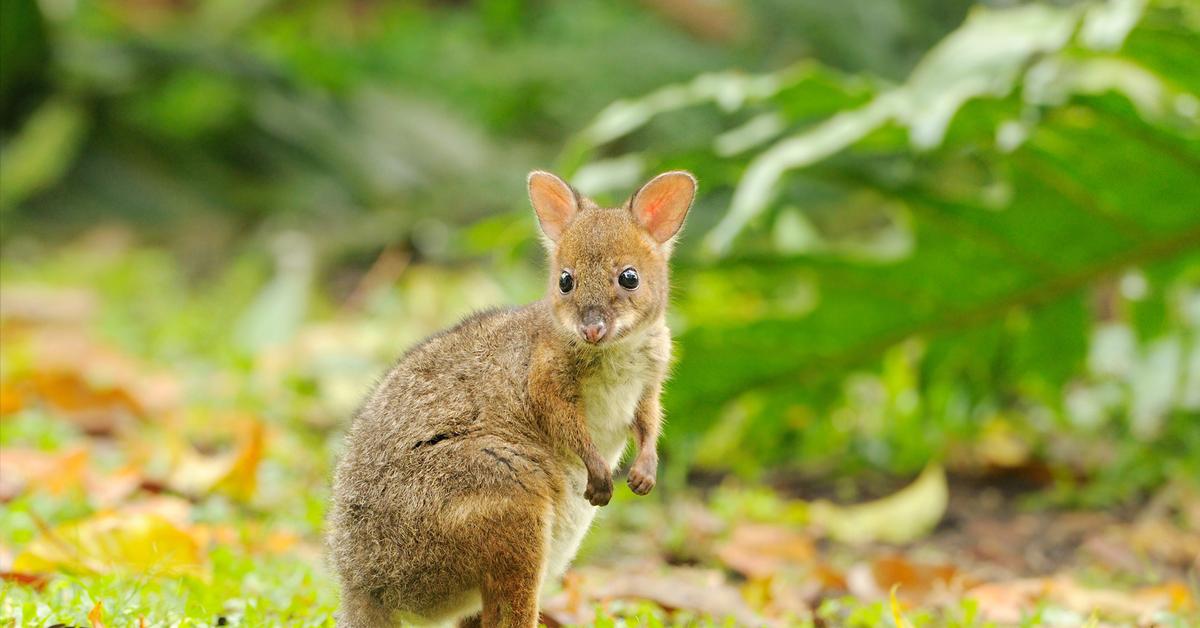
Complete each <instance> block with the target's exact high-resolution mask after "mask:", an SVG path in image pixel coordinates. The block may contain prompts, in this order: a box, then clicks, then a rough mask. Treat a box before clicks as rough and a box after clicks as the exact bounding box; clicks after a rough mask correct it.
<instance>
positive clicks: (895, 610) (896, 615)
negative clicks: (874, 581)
mask: <svg viewBox="0 0 1200 628" xmlns="http://www.w3.org/2000/svg"><path fill="white" fill-rule="evenodd" d="M899 588H900V585H899V584H893V585H892V590H891V591H890V592H889V593H888V603H889V604H890V605H891V607H892V621H894V622H896V628H906V627H907V626H908V622H907V621H905V620H904V615H903V614H901V613H900V602H899V601H898V600H897V599H896V589H899Z"/></svg>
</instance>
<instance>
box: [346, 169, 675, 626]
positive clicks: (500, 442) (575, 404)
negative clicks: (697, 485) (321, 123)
mask: <svg viewBox="0 0 1200 628" xmlns="http://www.w3.org/2000/svg"><path fill="white" fill-rule="evenodd" d="M694 192H695V182H694V180H693V179H692V178H691V175H687V174H686V173H667V174H665V175H660V177H657V178H656V179H654V180H653V181H651V182H650V183H648V184H647V185H646V186H644V187H643V189H642V191H639V193H638V194H636V195H635V196H634V198H633V199H631V201H630V202H629V203H627V204H626V205H625V206H623V207H618V208H612V209H605V208H599V207H597V206H595V204H593V203H592V202H591V201H588V200H587V199H583V198H581V197H580V196H579V195H578V194H577V193H576V192H575V191H574V190H572V189H571V188H570V187H569V186H567V185H566V184H565V183H563V182H562V181H561V180H559V179H558V178H557V177H554V176H553V175H549V174H547V173H533V174H532V175H531V176H530V197H531V199H532V201H533V204H534V208H535V210H536V211H537V213H538V217H539V220H540V221H541V224H542V228H543V232H544V233H545V234H546V235H547V237H548V239H549V241H548V249H549V257H550V273H549V276H550V282H549V290H548V294H547V296H546V297H545V298H544V299H542V300H540V301H537V302H535V303H532V304H530V305H528V306H525V307H523V308H519V309H513V310H496V311H491V312H483V313H480V314H476V315H475V316H472V317H471V318H468V319H467V320H465V321H463V322H462V323H460V324H459V325H458V326H456V327H454V328H453V329H450V330H448V331H446V332H444V333H441V334H439V335H436V336H433V337H432V338H430V339H428V340H426V341H425V342H424V343H422V344H420V345H418V346H417V347H415V348H413V349H412V350H411V351H409V352H408V354H407V355H405V356H404V358H403V359H401V360H400V362H399V363H398V364H397V365H396V366H395V367H394V368H393V369H392V370H391V372H389V373H388V374H387V375H386V376H385V377H384V378H383V380H382V381H381V382H380V383H379V385H378V386H377V387H376V389H375V390H374V392H372V393H371V394H370V395H369V396H368V397H367V399H366V401H365V403H364V404H363V406H362V408H361V409H360V410H359V412H358V414H357V416H356V417H355V419H354V421H353V424H352V425H351V426H350V430H349V433H348V435H347V437H346V449H345V453H344V454H343V456H342V458H341V460H340V461H339V464H338V467H337V472H336V477H335V480H334V487H333V504H332V509H331V513H330V516H329V522H328V524H329V532H328V544H329V550H330V558H331V561H332V564H333V567H334V568H335V570H336V571H337V573H338V576H339V577H340V579H341V584H342V609H341V611H340V613H339V617H338V624H339V625H340V626H355V627H362V626H388V625H394V624H396V623H399V622H411V623H430V622H439V621H448V620H461V621H462V625H465V626H478V625H482V626H489V627H490V626H521V627H529V626H535V625H536V623H537V616H538V610H537V608H538V594H539V592H540V589H541V585H542V582H543V581H544V580H545V579H546V578H547V577H552V578H553V577H558V576H560V575H561V574H562V571H563V570H564V569H565V568H566V566H567V563H568V562H569V561H570V559H571V557H572V556H573V555H574V553H575V550H576V549H577V547H578V543H579V540H580V539H581V538H582V535H583V534H584V532H585V531H586V528H587V526H588V525H589V523H590V520H591V517H592V515H593V514H594V511H595V506H597V505H604V504H607V503H608V501H609V498H610V497H611V495H612V471H613V469H614V468H615V465H616V464H617V462H618V461H619V458H620V454H621V451H622V450H623V449H624V448H625V443H626V440H627V437H628V435H629V434H630V433H632V434H633V436H634V437H635V440H636V442H637V446H638V454H637V457H636V459H635V460H634V462H633V465H632V467H631V469H630V472H629V478H628V481H629V485H630V487H631V488H632V489H633V490H634V492H636V493H638V494H641V495H644V494H646V493H648V492H649V491H650V490H651V489H652V488H653V487H654V481H655V472H656V469H657V465H658V455H657V451H656V442H657V439H658V434H659V424H660V422H661V409H660V407H659V401H658V398H659V394H660V392H661V389H662V383H663V380H664V378H665V376H666V372H667V366H668V361H669V359H670V350H671V341H670V333H669V331H668V330H667V327H666V324H665V322H664V319H663V315H664V312H665V310H666V305H667V293H668V272H667V260H668V257H669V255H670V245H671V238H672V237H673V236H674V235H675V233H676V232H677V231H678V229H679V226H680V224H681V223H682V221H683V216H684V214H685V213H686V211H687V208H688V207H689V206H690V204H691V200H692V196H693V195H694ZM664 208H665V209H664ZM630 266H632V267H634V268H636V270H637V273H638V275H639V277H640V284H639V286H638V288H637V289H635V290H632V291H630V290H627V289H625V288H623V287H621V286H620V285H618V284H617V275H618V274H619V273H621V272H622V270H624V269H625V268H626V267H630ZM563 269H570V270H571V272H572V273H573V276H574V280H575V282H574V283H575V287H574V289H573V290H572V291H571V292H570V293H568V294H562V293H561V292H560V290H559V287H558V286H559V275H560V273H561V271H562V270H563ZM587 324H591V325H593V326H595V325H601V324H603V325H604V328H605V329H606V330H607V332H606V334H605V335H604V336H603V337H602V338H601V339H600V341H599V342H598V343H595V344H593V343H591V342H588V341H585V339H584V336H583V328H584V326H585V325H587ZM585 500H586V501H585ZM588 502H590V504H591V505H589V504H588Z"/></svg>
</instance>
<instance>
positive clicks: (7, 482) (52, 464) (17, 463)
mask: <svg viewBox="0 0 1200 628" xmlns="http://www.w3.org/2000/svg"><path fill="white" fill-rule="evenodd" d="M87 464H88V451H87V449H86V448H84V447H82V446H77V447H72V448H70V449H67V450H64V451H61V452H45V451H39V450H36V449H15V448H14V449H0V502H8V501H11V500H12V499H14V498H16V497H17V496H18V495H20V494H22V493H24V492H25V491H29V490H42V491H46V492H48V493H51V494H54V495H61V494H63V493H66V492H67V491H69V490H72V489H74V488H77V487H79V486H81V485H82V484H83V481H84V474H85V473H86V471H87Z"/></svg>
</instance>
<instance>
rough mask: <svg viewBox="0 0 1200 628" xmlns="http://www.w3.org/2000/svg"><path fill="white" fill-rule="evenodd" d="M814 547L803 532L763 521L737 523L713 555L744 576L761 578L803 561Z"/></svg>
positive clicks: (809, 560) (810, 559)
mask: <svg viewBox="0 0 1200 628" xmlns="http://www.w3.org/2000/svg"><path fill="white" fill-rule="evenodd" d="M816 554H817V552H816V548H814V547H813V543H812V541H811V540H810V539H809V538H808V537H807V536H805V535H803V534H800V533H799V532H796V531H794V530H791V529H788V528H785V527H782V526H773V525H766V524H755V523H748V524H740V525H738V526H737V527H736V528H734V530H733V534H732V535H731V537H730V539H729V540H728V541H727V542H725V543H724V544H722V545H721V546H720V547H719V548H717V557H718V558H720V560H721V562H722V563H724V564H725V565H727V566H728V567H729V568H730V569H733V570H734V571H737V572H738V573H741V574H742V575H744V576H746V577H748V578H765V577H768V576H771V575H774V574H776V573H778V572H779V571H780V570H782V569H785V568H787V567H789V566H790V567H796V566H798V565H807V564H810V563H812V562H813V560H814V559H815V558H816Z"/></svg>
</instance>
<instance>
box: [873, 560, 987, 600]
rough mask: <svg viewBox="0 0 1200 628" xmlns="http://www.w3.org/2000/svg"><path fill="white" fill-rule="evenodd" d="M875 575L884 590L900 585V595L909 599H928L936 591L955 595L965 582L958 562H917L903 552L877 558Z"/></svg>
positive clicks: (941, 594) (939, 594)
mask: <svg viewBox="0 0 1200 628" xmlns="http://www.w3.org/2000/svg"><path fill="white" fill-rule="evenodd" d="M871 575H872V576H873V577H874V579H875V582H876V583H877V584H878V586H879V589H880V590H889V591H890V590H893V589H894V588H895V587H900V596H901V597H902V598H903V599H904V600H905V601H906V602H909V603H921V602H928V601H930V600H929V598H930V597H931V596H932V595H934V594H937V595H938V596H939V597H942V598H946V597H951V594H957V593H958V592H959V591H960V590H961V589H962V588H964V586H965V585H964V583H963V577H962V576H960V575H959V573H958V569H957V568H955V567H954V565H948V564H925V563H917V562H912V561H909V560H908V559H906V558H904V557H903V556H901V555H899V554H892V555H889V556H884V557H882V558H879V559H877V560H876V561H875V562H874V564H872V565H871Z"/></svg>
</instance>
